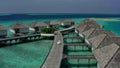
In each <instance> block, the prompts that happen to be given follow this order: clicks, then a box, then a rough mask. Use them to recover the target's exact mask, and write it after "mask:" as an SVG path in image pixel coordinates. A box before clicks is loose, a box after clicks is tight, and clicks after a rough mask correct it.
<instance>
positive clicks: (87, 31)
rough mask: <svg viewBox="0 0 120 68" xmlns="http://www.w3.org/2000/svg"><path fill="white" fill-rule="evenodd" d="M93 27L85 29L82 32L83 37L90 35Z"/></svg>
mask: <svg viewBox="0 0 120 68" xmlns="http://www.w3.org/2000/svg"><path fill="white" fill-rule="evenodd" d="M94 30H95V28H90V29H89V30H86V31H84V32H83V34H84V35H85V37H87V38H88V37H89V36H90V35H91V33H92V32H94Z"/></svg>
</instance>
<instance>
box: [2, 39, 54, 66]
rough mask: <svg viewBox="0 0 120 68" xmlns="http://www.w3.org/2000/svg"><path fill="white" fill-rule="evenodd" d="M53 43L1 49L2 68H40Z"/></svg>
mask: <svg viewBox="0 0 120 68" xmlns="http://www.w3.org/2000/svg"><path fill="white" fill-rule="evenodd" d="M52 42H53V41H52V40H40V41H35V42H30V43H24V44H17V45H14V46H9V47H4V48H0V60H1V61H0V68H40V66H41V65H42V63H43V62H44V60H45V58H46V56H47V55H48V53H49V50H50V48H51V45H52ZM46 43H47V44H46Z"/></svg>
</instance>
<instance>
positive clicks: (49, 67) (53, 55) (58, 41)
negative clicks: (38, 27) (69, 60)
mask: <svg viewBox="0 0 120 68" xmlns="http://www.w3.org/2000/svg"><path fill="white" fill-rule="evenodd" d="M54 38H55V39H54V43H53V46H52V49H51V51H50V53H49V55H48V57H47V59H46V60H45V62H44V64H43V66H42V68H60V65H61V61H62V58H63V46H64V44H63V36H62V34H61V33H60V32H59V31H58V32H56V33H55V37H54Z"/></svg>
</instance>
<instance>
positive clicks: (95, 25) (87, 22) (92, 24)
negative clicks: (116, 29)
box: [75, 19, 102, 31]
mask: <svg viewBox="0 0 120 68" xmlns="http://www.w3.org/2000/svg"><path fill="white" fill-rule="evenodd" d="M85 25H86V27H84V28H83V26H85ZM75 28H76V29H78V30H79V29H83V30H82V31H86V30H88V29H90V28H97V29H102V26H101V25H99V24H98V23H97V22H96V21H94V20H92V19H85V20H83V21H82V22H81V23H80V24H78V26H76V27H75Z"/></svg>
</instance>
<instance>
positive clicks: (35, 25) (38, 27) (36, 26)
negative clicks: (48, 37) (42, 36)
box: [29, 22, 49, 32]
mask: <svg viewBox="0 0 120 68" xmlns="http://www.w3.org/2000/svg"><path fill="white" fill-rule="evenodd" d="M29 26H30V27H32V28H34V29H35V32H40V31H41V29H43V28H49V25H48V24H46V23H44V22H33V23H31V24H30V25H29Z"/></svg>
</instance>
